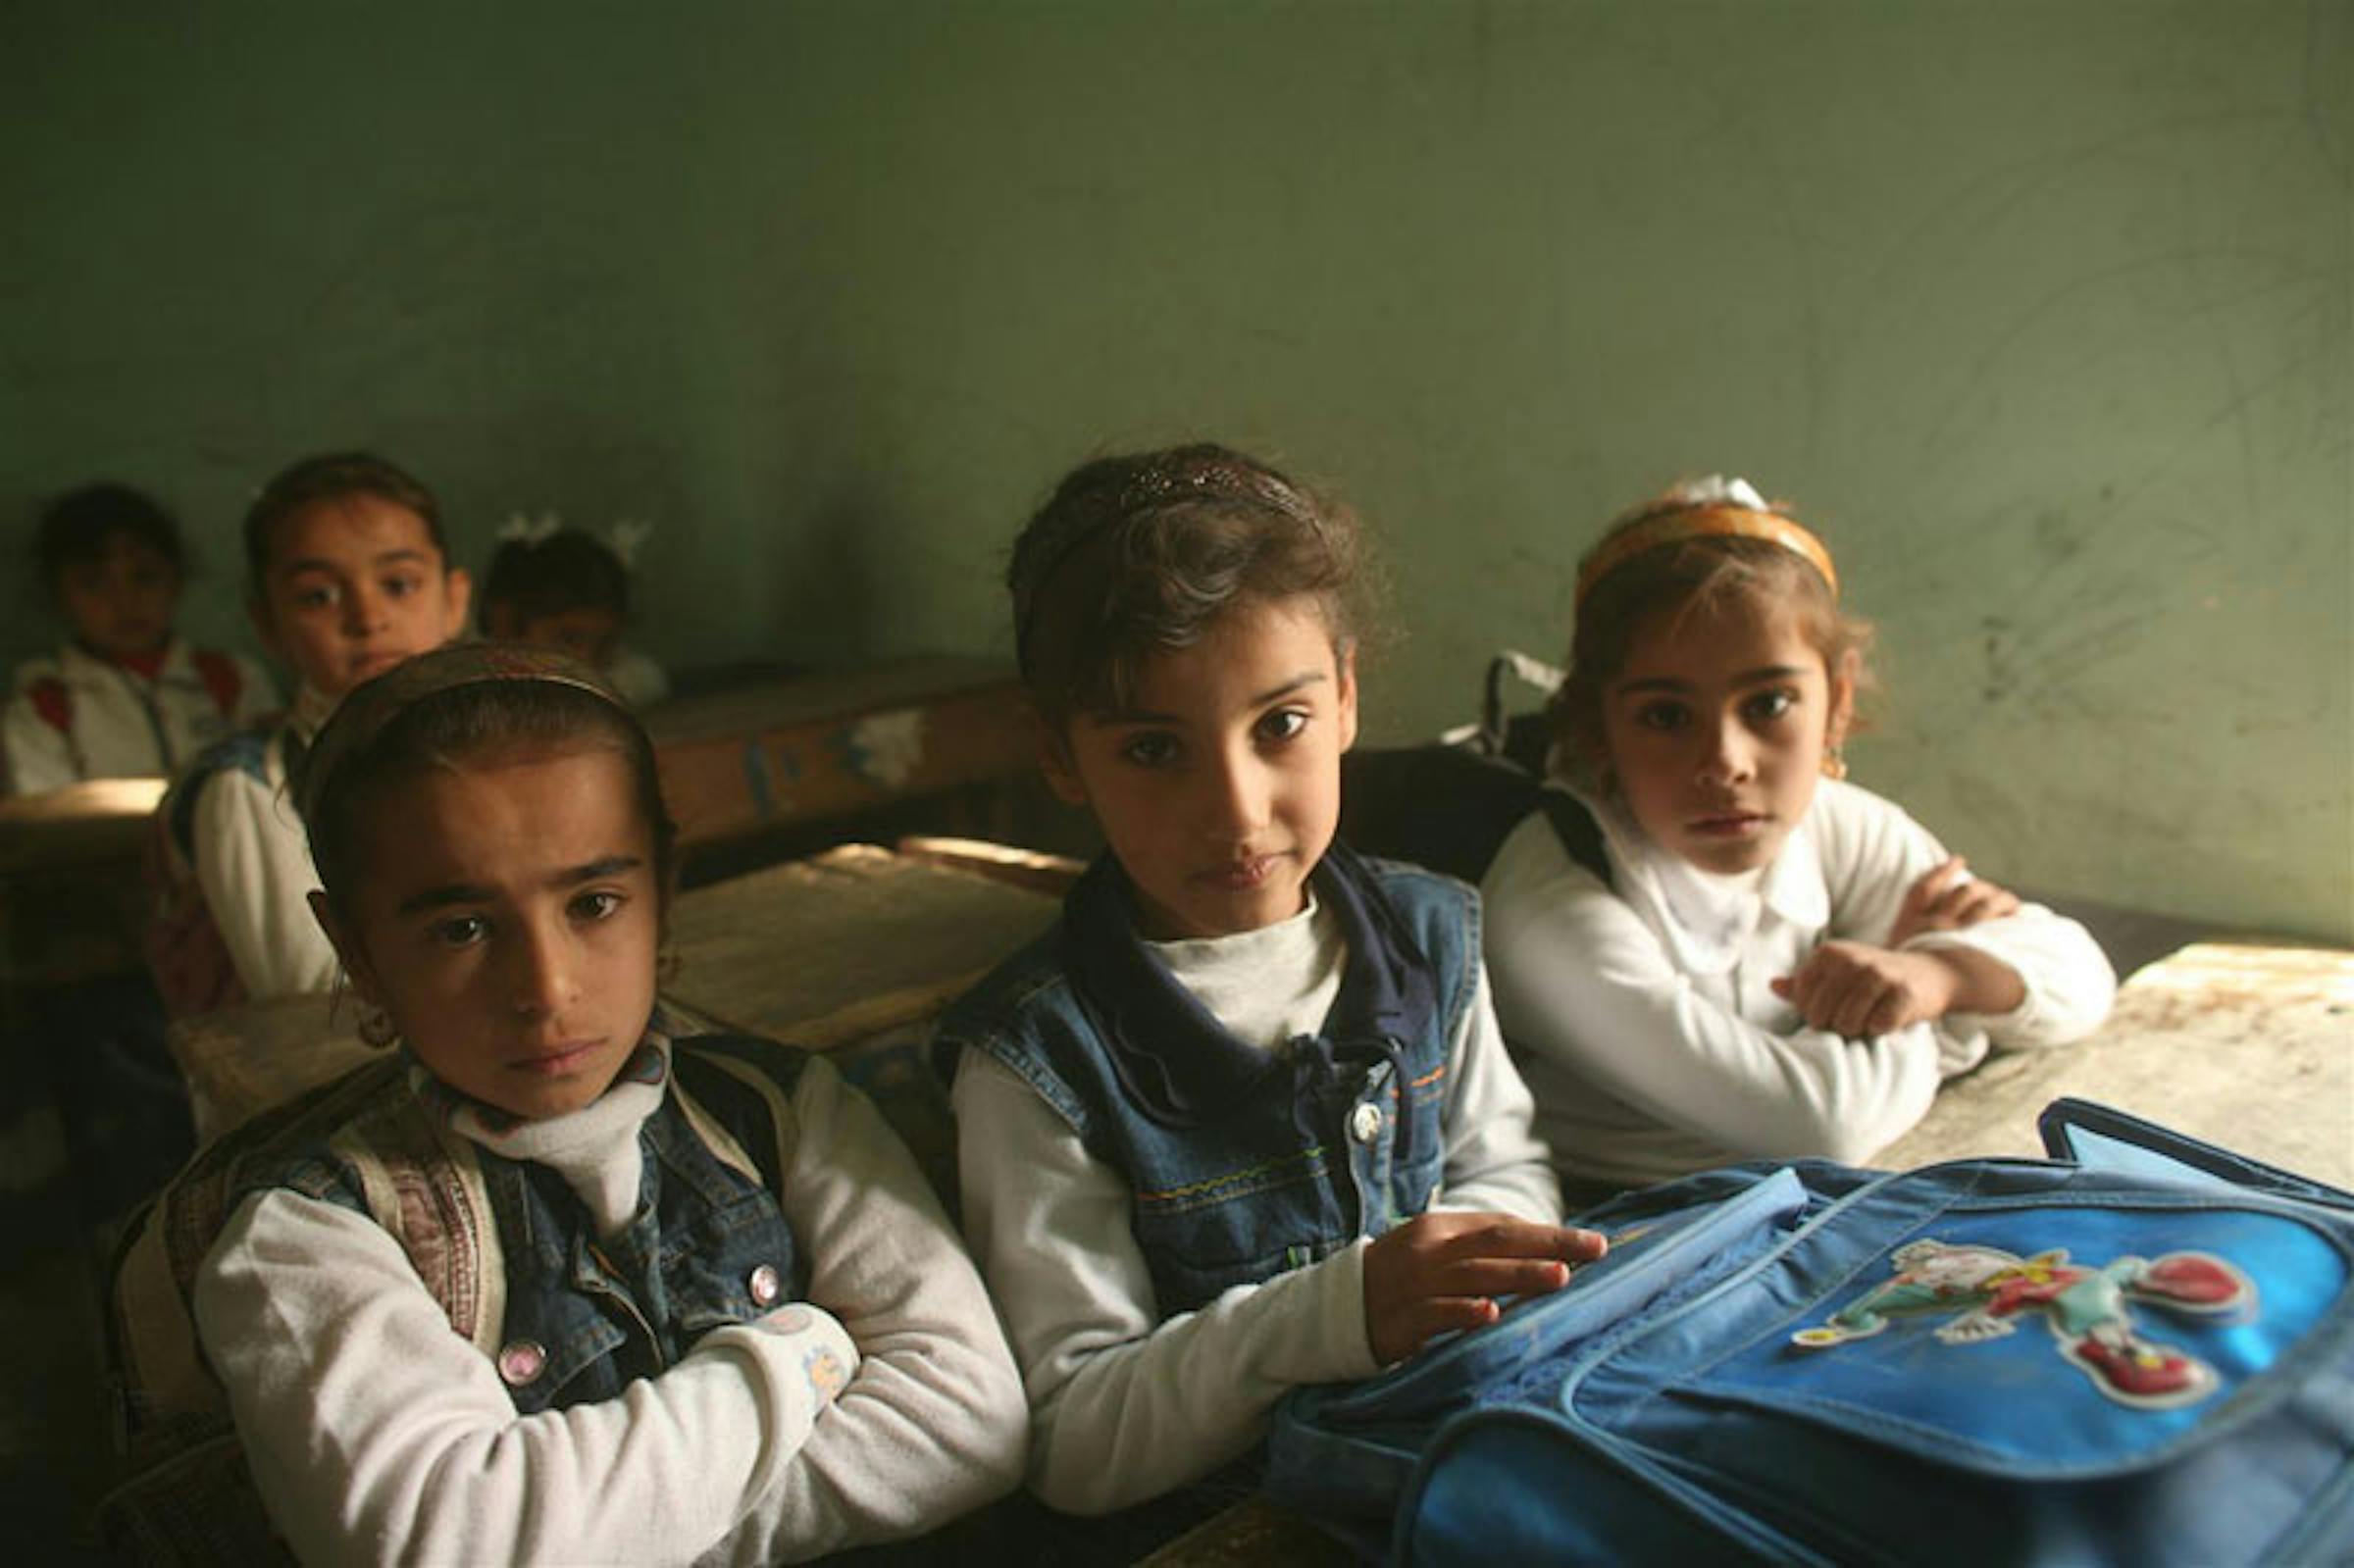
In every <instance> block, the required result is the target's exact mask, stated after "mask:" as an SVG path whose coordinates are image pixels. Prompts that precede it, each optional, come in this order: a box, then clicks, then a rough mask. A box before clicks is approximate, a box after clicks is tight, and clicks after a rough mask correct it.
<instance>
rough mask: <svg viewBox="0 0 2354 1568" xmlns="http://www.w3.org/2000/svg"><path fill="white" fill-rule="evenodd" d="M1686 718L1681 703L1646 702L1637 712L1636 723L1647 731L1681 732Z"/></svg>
mask: <svg viewBox="0 0 2354 1568" xmlns="http://www.w3.org/2000/svg"><path fill="white" fill-rule="evenodd" d="M1685 717H1686V716H1685V713H1684V705H1683V704H1682V703H1680V702H1646V703H1645V704H1643V706H1641V707H1640V708H1637V709H1636V710H1635V723H1636V725H1638V726H1639V727H1640V728H1642V729H1645V730H1661V731H1666V730H1680V729H1682V728H1683V724H1684V719H1685Z"/></svg>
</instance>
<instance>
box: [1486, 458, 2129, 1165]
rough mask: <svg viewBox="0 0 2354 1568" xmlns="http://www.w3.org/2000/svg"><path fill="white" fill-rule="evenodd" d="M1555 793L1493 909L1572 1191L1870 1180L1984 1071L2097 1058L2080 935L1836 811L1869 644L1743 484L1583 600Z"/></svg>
mask: <svg viewBox="0 0 2354 1568" xmlns="http://www.w3.org/2000/svg"><path fill="white" fill-rule="evenodd" d="M1576 591H1577V628H1576V632H1575V640H1574V646H1573V647H1572V648H1571V650H1570V658H1569V665H1570V668H1569V674H1568V677H1567V680H1566V681H1565V682H1564V683H1563V684H1562V686H1561V691H1560V693H1559V694H1558V695H1557V697H1556V699H1555V704H1554V718H1555V728H1556V733H1557V744H1556V746H1555V748H1554V767H1553V771H1554V774H1555V778H1554V781H1553V783H1552V785H1551V788H1552V790H1553V791H1555V792H1554V793H1553V794H1552V795H1551V796H1550V797H1549V802H1548V809H1547V810H1545V811H1540V812H1537V813H1534V814H1532V815H1531V816H1530V817H1529V819H1528V820H1527V821H1526V822H1524V823H1522V824H1521V825H1520V826H1519V827H1518V828H1517V829H1515V830H1514V831H1513V833H1512V835H1511V836H1510V837H1509V838H1507V839H1506V840H1505V842H1504V844H1503V845H1502V846H1501V848H1500V849H1499V850H1498V852H1497V855H1496V858H1495V861H1494V863H1493V864H1492V865H1491V866H1490V868H1489V870H1488V873H1487V876H1486V878H1485V879H1484V880H1483V882H1482V884H1481V890H1482V892H1483V894H1484V895H1485V897H1486V899H1487V906H1488V933H1487V944H1488V945H1487V953H1488V963H1489V967H1490V968H1491V970H1492V971H1493V972H1494V974H1495V977H1496V1003H1497V1011H1498V1014H1499V1015H1500V1016H1501V1018H1502V1019H1503V1022H1504V1027H1505V1033H1506V1034H1507V1035H1508V1036H1509V1037H1510V1038H1511V1041H1512V1044H1513V1046H1514V1047H1515V1049H1516V1050H1517V1051H1519V1052H1520V1053H1521V1055H1520V1060H1521V1064H1522V1066H1523V1068H1524V1069H1525V1070H1526V1072H1527V1074H1528V1080H1529V1086H1530V1087H1531V1088H1533V1089H1534V1090H1535V1091H1536V1096H1537V1125H1538V1127H1539V1128H1540V1129H1541V1130H1542V1131H1543V1132H1544V1134H1545V1135H1546V1137H1547V1138H1548V1139H1549V1140H1550V1141H1551V1143H1552V1145H1553V1150H1554V1153H1555V1155H1556V1156H1557V1158H1559V1159H1560V1161H1561V1174H1562V1177H1563V1181H1564V1185H1567V1186H1570V1187H1571V1188H1572V1189H1577V1190H1580V1192H1581V1195H1584V1194H1585V1192H1586V1190H1587V1189H1596V1190H1598V1189H1614V1188H1621V1187H1632V1186H1638V1185H1641V1184H1643V1183H1647V1182H1654V1181H1661V1180H1664V1179H1666V1178H1669V1177H1674V1176H1680V1175H1683V1174H1685V1173H1687V1172H1690V1171H1695V1170H1701V1169H1704V1168H1707V1167H1709V1166H1714V1165H1721V1164H1725V1163H1727V1162H1729V1161H1733V1160H1738V1159H1750V1158H1768V1157H1770V1158H1790V1157H1795V1156H1799V1155H1822V1156H1827V1157H1830V1158H1832V1159H1838V1160H1844V1161H1848V1162H1850V1163H1855V1162H1861V1161H1864V1160H1867V1159H1868V1158H1870V1157H1871V1156H1872V1155H1873V1154H1874V1153H1876V1152H1877V1151H1878V1150H1879V1149H1880V1148H1882V1147H1883V1146H1885V1145H1886V1144H1888V1143H1889V1142H1890V1141H1892V1140H1893V1139H1895V1138H1897V1137H1899V1136H1900V1135H1902V1134H1903V1133H1904V1132H1905V1131H1906V1130H1907V1129H1908V1128H1910V1127H1911V1126H1913V1124H1914V1123H1915V1122H1917V1121H1919V1119H1920V1117H1921V1116H1922V1115H1923V1114H1924V1113H1925V1112H1926V1111H1927V1110H1928V1108H1929V1102H1930V1100H1931V1098H1932V1097H1933V1096H1934V1095H1935V1093H1936V1091H1937V1086H1938V1084H1939V1083H1940V1082H1941V1081H1942V1080H1944V1079H1945V1078H1947V1077H1950V1076H1952V1075H1953V1074H1955V1073H1959V1072H1963V1071H1966V1070H1967V1069H1969V1068H1970V1067H1973V1066H1975V1065H1976V1064H1977V1063H1978V1062H1979V1061H1980V1060H1981V1059H1983V1058H1984V1056H1985V1055H1986V1053H1987V1051H1988V1049H1989V1048H1990V1046H1994V1045H2001V1046H2037V1045H2048V1044H2056V1043H2059V1042H2062V1041H2066V1040H2070V1039H2073V1038H2075V1037H2078V1036H2081V1035H2084V1034H2086V1033H2088V1032H2090V1031H2091V1030H2092V1029H2093V1028H2094V1027H2095V1026H2096V1025H2098V1024H2099V1023H2100V1021H2101V1019H2102V1017H2103V1016H2104V1015H2105V1014H2106V1012H2107V1010H2108V1006H2109V1001H2110V997H2111V995H2112V993H2113V991H2114V989H2115V986H2116V982H2115V978H2114V976H2113V975H2112V974H2111V972H2110V968H2109V963H2108V960H2107V959H2106V958H2105V957H2104V956H2103V955H2102V953H2101V950H2100V948H2099V947H2097V946H2096V945H2094V943H2093V941H2092V938H2091V937H2090V936H2088V935H2086V933H2085V932H2084V930H2083V928H2082V927H2080V926H2078V925H2077V924H2076V923H2075V922H2073V921H2072V920H2067V919H2064V918H2062V917H2060V916H2058V915H2055V914H2053V913H2052V912H2050V911H2049V910H2046V909H2043V908H2040V907H2038V906H2036V905H2032V904H2022V903H2021V902H2020V900H2019V899H2018V898H2016V897H2014V896H2012V895H2011V894H2010V893H2009V892H2007V891H2005V890H2004V889H2002V888H2000V887H1998V886H1996V885H1993V884H1991V883H1987V882H1983V881H1976V880H1973V879H1972V878H1971V877H1970V875H1969V873H1968V871H1967V870H1966V869H1965V867H1964V866H1963V864H1962V862H1961V861H1960V860H1959V859H1957V858H1955V857H1952V856H1949V855H1948V854H1947V853H1946V851H1945V849H1944V848H1943V846H1941V845H1940V844H1939V843H1938V842H1937V840H1936V839H1935V838H1933V837H1932V836H1930V835H1929V834H1928V833H1927V831H1926V830H1924V829H1923V828H1921V827H1920V825H1919V824H1918V823H1916V822H1915V821H1914V820H1913V819H1912V818H1911V817H1909V816H1907V815H1906V814H1905V812H1904V811H1903V810H1902V809H1901V808H1900V807H1898V806H1896V805H1895V804H1893V803H1892V802H1890V801H1887V800H1884V799H1882V798H1881V797H1879V796H1878V795H1875V794H1872V793H1870V792H1869V791H1868V790H1865V789H1862V788H1859V787H1857V786H1856V785H1854V784H1846V783H1843V782H1841V781H1842V780H1843V779H1844V778H1845V775H1846V771H1847V770H1846V763H1845V761H1844V760H1843V759H1844V750H1843V743H1844V741H1845V739H1846V736H1847V733H1848V730H1849V728H1850V726H1851V723H1852V721H1853V715H1854V711H1855V697H1856V691H1857V688H1858V686H1859V684H1860V683H1862V682H1863V681H1864V680H1865V668H1864V649H1865V645H1866V643H1867V641H1868V635H1869V629H1868V627H1867V626H1866V625H1865V624H1864V623H1862V622H1860V621H1857V620H1856V619H1854V618H1853V617H1852V616H1850V615H1849V614H1847V613H1846V611H1845V610H1844V609H1843V607H1842V605H1841V603H1840V599H1839V579H1838V574H1837V571H1836V569H1835V568H1834V567H1833V565H1832V563H1831V557H1830V552H1829V551H1828V550H1827V549H1825V548H1824V547H1823V544H1822V542H1821V540H1820V539H1818V538H1817V537H1816V536H1815V534H1813V533H1812V532H1810V531H1808V530H1806V529H1805V528H1803V527H1801V526H1800V525H1799V524H1798V523H1797V522H1795V521H1793V520H1792V519H1791V518H1790V517H1789V516H1788V515H1787V513H1786V511H1784V510H1783V509H1781V508H1777V507H1773V506H1769V505H1767V504H1766V501H1765V500H1764V499H1763V498H1762V497H1761V496H1759V494H1758V493H1757V491H1756V490H1755V489H1753V488H1752V487H1751V486H1750V485H1749V484H1747V483H1746V482H1744V481H1739V480H1729V481H1728V480H1723V479H1712V480H1708V481H1699V482H1696V483H1693V484H1689V485H1685V486H1680V487H1678V488H1676V489H1674V490H1671V491H1670V492H1668V493H1667V494H1665V495H1663V496H1662V497H1661V498H1659V499H1658V500H1655V501H1652V502H1650V503H1647V504H1646V505H1644V506H1641V507H1638V508H1636V509H1635V510H1634V511H1633V512H1631V513H1629V514H1628V515H1627V516H1625V517H1624V518H1622V519H1620V520H1619V522H1618V523H1617V524H1616V525H1614V526H1613V527H1612V530H1611V531H1609V532H1608V533H1606V534H1605V535H1604V537H1603V539H1602V541H1601V542H1600V543H1599V544H1597V545H1596V546H1595V547H1594V549H1593V550H1592V551H1591V552H1590V553H1589V554H1588V555H1587V556H1586V558H1585V561H1584V562H1583V564H1582V565H1581V567H1580V568H1579V571H1578V577H1577V590H1576Z"/></svg>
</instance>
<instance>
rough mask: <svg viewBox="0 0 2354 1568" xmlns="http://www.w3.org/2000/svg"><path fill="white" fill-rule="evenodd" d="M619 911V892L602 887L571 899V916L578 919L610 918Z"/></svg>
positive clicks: (586, 920) (587, 920)
mask: <svg viewBox="0 0 2354 1568" xmlns="http://www.w3.org/2000/svg"><path fill="white" fill-rule="evenodd" d="M620 911H621V894H619V893H617V892H613V891H610V890H609V889H606V888H603V887H599V888H597V889H596V890H595V891H593V892H585V893H581V894H578V895H576V896H575V897H574V898H573V900H572V918H573V919H575V920H578V921H584V922H593V921H599V920H610V919H612V918H613V917H614V916H615V915H616V914H618V913H620Z"/></svg>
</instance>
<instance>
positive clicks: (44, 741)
mask: <svg viewBox="0 0 2354 1568" xmlns="http://www.w3.org/2000/svg"><path fill="white" fill-rule="evenodd" d="M35 555H36V559H37V563H38V566H39V570H40V581H41V582H42V583H43V584H44V585H45V586H46V587H47V588H48V590H49V597H50V601H51V602H52V603H53V604H55V605H56V606H57V610H58V613H59V615H60V616H62V617H63V618H64V620H65V623H66V630H67V632H68V633H69V636H68V639H67V641H66V642H65V643H64V644H63V645H61V646H60V647H59V649H58V653H57V657H56V658H55V659H35V660H31V661H29V662H27V663H26V664H24V665H20V666H19V667H18V669H17V686H16V694H15V695H14V696H13V697H11V698H10V699H9V703H8V710H7V713H6V715H5V716H4V717H0V745H4V747H5V764H6V766H5V773H0V781H4V782H5V787H7V788H9V789H12V790H15V791H16V792H18V793H20V794H29V793H31V792H33V791H34V790H38V789H56V788H59V787H61V786H62V785H65V784H73V783H75V782H76V781H77V780H81V779H124V778H135V777H141V776H153V775H162V774H168V773H171V772H173V771H174V770H176V769H178V768H179V766H180V765H181V764H183V763H185V762H187V761H188V760H189V759H190V758H192V757H194V756H195V755H196V754H197V752H199V751H201V750H202V749H204V747H206V746H207V745H210V744H211V743H213V742H214V741H216V740H219V739H221V738H222V737H223V736H225V735H227V734H229V733H231V732H233V731H237V730H241V729H243V728H245V727H246V726H247V725H250V724H253V723H255V722H257V721H258V720H260V719H261V718H262V716H263V715H265V714H267V713H269V712H270V711H271V710H273V709H274V708H276V707H277V706H278V693H277V691H276V690H274V689H273V688H272V687H271V684H270V678H269V677H268V676H266V675H264V674H263V673H262V671H261V669H260V667H259V666H257V665H255V664H254V663H253V661H252V660H250V659H244V658H240V657H238V656H236V655H234V654H230V653H221V652H217V651H215V650H213V649H211V648H196V647H190V646H189V645H188V643H187V642H186V641H184V640H183V639H181V638H180V637H179V636H176V635H174V633H173V631H172V618H173V612H174V610H175V609H176V608H177V607H178V605H179V590H180V588H181V586H182V585H183V584H184V582H185V581H186V576H187V570H186V563H185V558H184V556H183V555H182V553H181V549H180V542H179V525H178V524H176V523H175V522H174V521H173V520H172V516H171V514H170V513H168V512H166V511H165V510H164V509H163V508H162V507H161V506H158V505H157V504H156V503H155V501H154V500H152V499H151V498H149V497H148V496H146V495H143V494H141V493H140V492H139V491H137V490H134V489H132V488H130V487H129V486H128V485H124V484H91V485H86V486H84V487H83V488H81V489H78V490H74V491H72V492H70V493H68V494H65V495H62V496H59V497H58V498H57V499H56V500H54V501H52V502H50V503H49V505H48V506H47V507H46V508H45V509H44V510H43V511H42V513H41V521H40V530H39V533H38V535H37V538H36V543H35Z"/></svg>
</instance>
